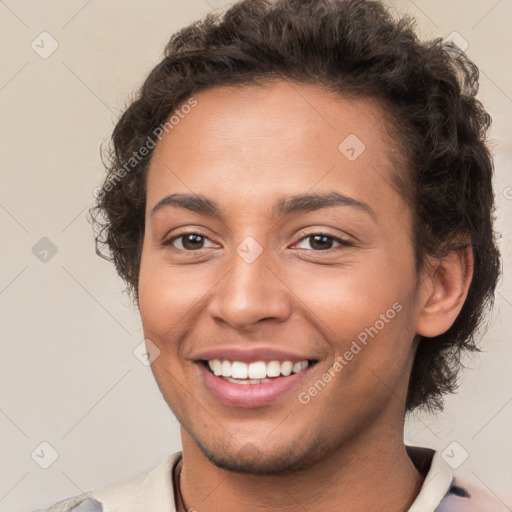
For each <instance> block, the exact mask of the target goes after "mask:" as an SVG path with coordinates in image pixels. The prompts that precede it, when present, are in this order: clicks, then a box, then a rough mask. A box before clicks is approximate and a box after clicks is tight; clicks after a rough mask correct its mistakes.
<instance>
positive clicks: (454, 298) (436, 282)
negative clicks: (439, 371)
mask: <svg viewBox="0 0 512 512" xmlns="http://www.w3.org/2000/svg"><path fill="white" fill-rule="evenodd" d="M472 277H473V251H472V249H471V246H469V247H465V248H463V249H458V250H454V251H452V252H450V253H449V254H447V255H446V256H445V257H443V258H440V259H438V260H437V261H436V263H435V265H434V266H433V267H431V270H430V272H429V273H428V275H427V276H426V277H425V278H424V281H423V283H422V285H421V287H422V290H421V291H422V293H421V295H420V298H421V300H420V303H419V311H418V321H417V326H416V331H417V334H420V335H421V336H425V337H428V338H431V337H434V336H439V335H440V334H443V333H444V332H446V331H447V330H448V329H449V328H450V327H451V326H452V324H453V322H455V319H456V318H457V316H458V314H459V313H460V310H461V309H462V306H463V305H464V301H465V300H466V297H467V294H468V290H469V285H470V284H471V279H472Z"/></svg>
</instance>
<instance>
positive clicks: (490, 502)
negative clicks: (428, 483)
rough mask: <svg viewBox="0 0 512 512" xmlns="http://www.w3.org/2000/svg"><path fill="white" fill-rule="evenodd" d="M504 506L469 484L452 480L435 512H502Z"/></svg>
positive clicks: (504, 508)
mask: <svg viewBox="0 0 512 512" xmlns="http://www.w3.org/2000/svg"><path fill="white" fill-rule="evenodd" d="M504 510H507V507H506V505H505V504H504V503H503V502H501V501H500V500H498V499H497V498H495V497H494V496H493V495H492V494H490V493H488V492H486V491H484V490H483V489H481V488H479V487H477V486H475V485H474V484H471V483H469V482H464V481H461V479H460V478H458V477H455V478H454V479H453V482H452V485H451V486H450V489H449V490H448V492H447V493H446V496H445V497H444V499H443V501H441V503H440V504H439V507H438V508H437V509H436V512H503V511H504Z"/></svg>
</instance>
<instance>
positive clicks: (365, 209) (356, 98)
mask: <svg viewBox="0 0 512 512" xmlns="http://www.w3.org/2000/svg"><path fill="white" fill-rule="evenodd" d="M411 25H412V22H411V21H410V20H407V19H402V20H400V21H395V20H394V19H393V18H392V17H391V16H390V14H388V13H387V11H386V10H385V9H384V7H383V6H382V5H381V4H380V3H379V2H371V1H364V0H338V1H336V0H308V1H304V0H300V1H299V0H277V1H274V2H271V1H264V0H246V1H242V2H240V3H238V4H236V5H234V6H233V7H232V8H231V9H230V10H229V11H228V12H227V13H226V14H225V15H223V16H214V15H210V16H208V17H207V18H206V19H205V20H204V21H203V22H202V23H199V24H195V25H192V26H190V27H188V28H186V29H183V30H182V31H180V32H179V33H178V34H176V35H175V36H174V37H173V38H172V39H171V41H170V42H169V44H168V47H167V49H166V52H165V58H164V59H163V60H162V62H161V63H160V64H158V66H156V67H155V69H154V70H153V71H152V72H151V74H150V75H149V77H148V78H147V80H146V82H145V83H144V85H143V87H142V89H141V91H140V94H139V96H138V98H137V99H136V101H134V102H133V103H132V104H131V105H130V106H129V108H128V109H127V110H126V112H125V113H124V115H123V116H122V118H121V119H120V121H119V123H118V125H117V126H116V128H115V130H114V134H113V152H112V159H111V162H110V165H109V169H108V175H107V178H106V179H105V182H104V184H103V187H102V190H101V193H100V194H99V199H98V205H97V206H96V209H95V210H94V211H93V212H94V213H95V219H96V221H97V222H98V224H99V225H100V227H101V228H102V230H101V232H100V233H99V234H98V242H99V243H104V244H106V246H107V247H108V249H109V251H110V257H111V258H112V260H113V261H114V263H115V265H116V268H117V271H118V272H119V274H120V275H121V276H122V277H123V278H124V279H125V280H126V282H127V283H128V285H129V290H130V291H131V292H133V296H134V299H135V301H136V303H137V306H138V308H139V310H140V313H141V319H142V324H143V327H144V334H145V338H146V346H147V349H148V353H149V358H150V360H151V361H152V365H151V367H152V371H153V373H154V376H155V379H156V381H157V383H158V386H159V388H160V390H161V392H162V395H163V397H164V399H165V400H166V402H167V403H168V405H169V407H170V408H171V409H172V411H173V413H174V414H175V415H176V417H177V418H178V420H179V422H180V425H181V432H182V444H183V450H182V452H179V453H176V454H173V455H171V456H169V457H168V458H167V459H165V460H164V461H163V462H162V463H161V464H160V465H159V466H158V467H156V468H155V469H154V470H153V471H151V472H150V473H149V474H147V475H142V476H140V477H138V478H134V479H132V480H130V481H127V482H123V483H120V484H116V485H113V486H109V487H105V488H103V489H98V490H96V491H92V492H89V493H85V494H82V495H80V496H77V497H74V498H71V499H68V500H65V501H64V502H60V503H58V504H56V505H54V507H52V508H51V509H50V510H51V511H54V510H55V511H69V510H73V511H81V512H84V511H92V510H104V511H110V512H114V511H123V512H131V511H148V512H149V511H151V512H170V511H179V512H182V511H194V510H195V511H198V512H203V511H208V512H221V511H225V512H231V511H234V510H247V511H251V512H252V511H258V512H264V511H271V510H272V511H274V510H279V511H296V510H305V511H308V512H316V511H325V510H343V511H346V512H348V511H354V512H355V511H361V510H375V511H376V510H379V511H382V512H397V511H415V512H420V511H421V512H433V511H437V512H446V511H451V512H453V511H458V510H461V511H462V510H479V511H482V510H486V511H500V510H502V509H503V506H502V504H501V503H499V502H496V501H494V498H491V497H490V496H486V495H484V494H482V493H481V492H480V491H477V490H476V489H472V488H471V489H470V488H469V487H467V486H466V485H465V484H464V482H459V481H458V480H457V479H456V478H454V476H453V475H452V473H451V472H450V470H449V468H448V466H447V465H446V464H445V463H444V461H443V460H442V459H441V457H440V455H439V454H438V453H434V452H433V451H432V450H428V449H424V448H418V447H408V446H405V445H404V441H403V426H404V418H405V414H406V412H409V411H412V410H413V409H415V408H418V407H426V408H429V409H435V408H440V407H442V396H443V394H444V393H446V392H450V391H453V390H454V388H455V380H456V376H457V374H458V370H459V363H458V361H459V359H460V355H461V354H462V353H463V352H464V351H466V350H474V349H475V348H476V344H475V340H474V338H473V336H474V333H475V332H476V328H477V327H478V325H479V323H480V320H481V318H482V315H483V313H484V312H485V308H486V307H487V306H488V305H489V303H490V302H491V301H492V296H493V292H494V289H495V285H496V282H497V279H498V275H499V253H498V251H497V248H496V243H495V236H494V233H493V225H492V224H493V222H492V221H493V218H492V213H493V208H494V196H493V191H492V183H491V181H492V174H493V165H492V160H491V157H490V154H489V152H488V150H487V148H486V145H485V136H486V132H487V129H488V128H489V124H490V120H489V119H490V118H489V115H488V114H487V113H486V112H485V111H484V110H483V108H482V106H481V104H480V103H479V102H478V101H477V100H476V99H475V97H474V96H475V93H476V89H477V69H476V67H475V66H474V65H473V64H472V63H471V62H470V61H469V60H468V59H467V57H466V56H465V55H464V54H463V53H462V52H461V51H460V50H458V49H457V48H456V47H454V46H450V45H448V46H446V45H444V46H443V44H442V42H441V40H435V41H431V42H428V43H421V42H420V41H418V39H417V38H416V36H415V35H414V33H413V30H412V28H411Z"/></svg>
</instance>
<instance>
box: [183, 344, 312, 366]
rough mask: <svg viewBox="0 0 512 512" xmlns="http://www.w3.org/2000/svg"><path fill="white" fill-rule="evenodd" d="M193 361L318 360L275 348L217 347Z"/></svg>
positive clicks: (200, 354)
mask: <svg viewBox="0 0 512 512" xmlns="http://www.w3.org/2000/svg"><path fill="white" fill-rule="evenodd" d="M193 359H195V360H203V361H211V360H212V359H219V360H221V361H223V360H227V361H240V362H243V363H253V362H256V361H291V362H292V363H297V362H299V361H306V360H309V361H311V360H316V359H315V358H313V357H310V356H307V355H304V354H293V353H291V352H286V351H283V350H277V349H275V348H270V347H269V348H265V347H257V348H251V349H243V348H237V347H225V348H222V347H217V348H214V349H210V350H205V351H204V352H201V353H199V354H198V355H197V356H196V357H194V358H193Z"/></svg>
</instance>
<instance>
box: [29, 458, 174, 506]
mask: <svg viewBox="0 0 512 512" xmlns="http://www.w3.org/2000/svg"><path fill="white" fill-rule="evenodd" d="M180 459H181V452H176V453H173V454H172V455H169V456H168V457H167V458H166V459H164V460H163V461H162V462H160V464H158V465H157V466H156V467H155V468H153V469H152V470H151V471H150V472H149V473H146V474H141V475H139V476H136V477H134V478H131V479H129V480H124V481H122V482H118V483H116V484H113V485H109V486H106V487H101V488H98V489H95V490H92V491H88V492H85V493H82V494H80V495H77V496H73V497H71V498H67V499H65V500H62V501H59V502H57V503H54V504H53V505H52V506H51V507H50V508H46V509H40V510H35V511H33V512H132V511H133V512H136V511H137V512H140V511H139V510H138V509H139V507H142V508H144V507H149V508H147V510H150V509H151V506H152V503H153V501H154V500H155V499H159V500H162V498H164V499H165V504H166V505H167V507H166V508H165V510H166V511H167V510H168V511H169V512H173V511H174V489H173V487H172V469H173V468H174V466H175V465H176V464H177V463H178V462H179V460H180Z"/></svg>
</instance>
